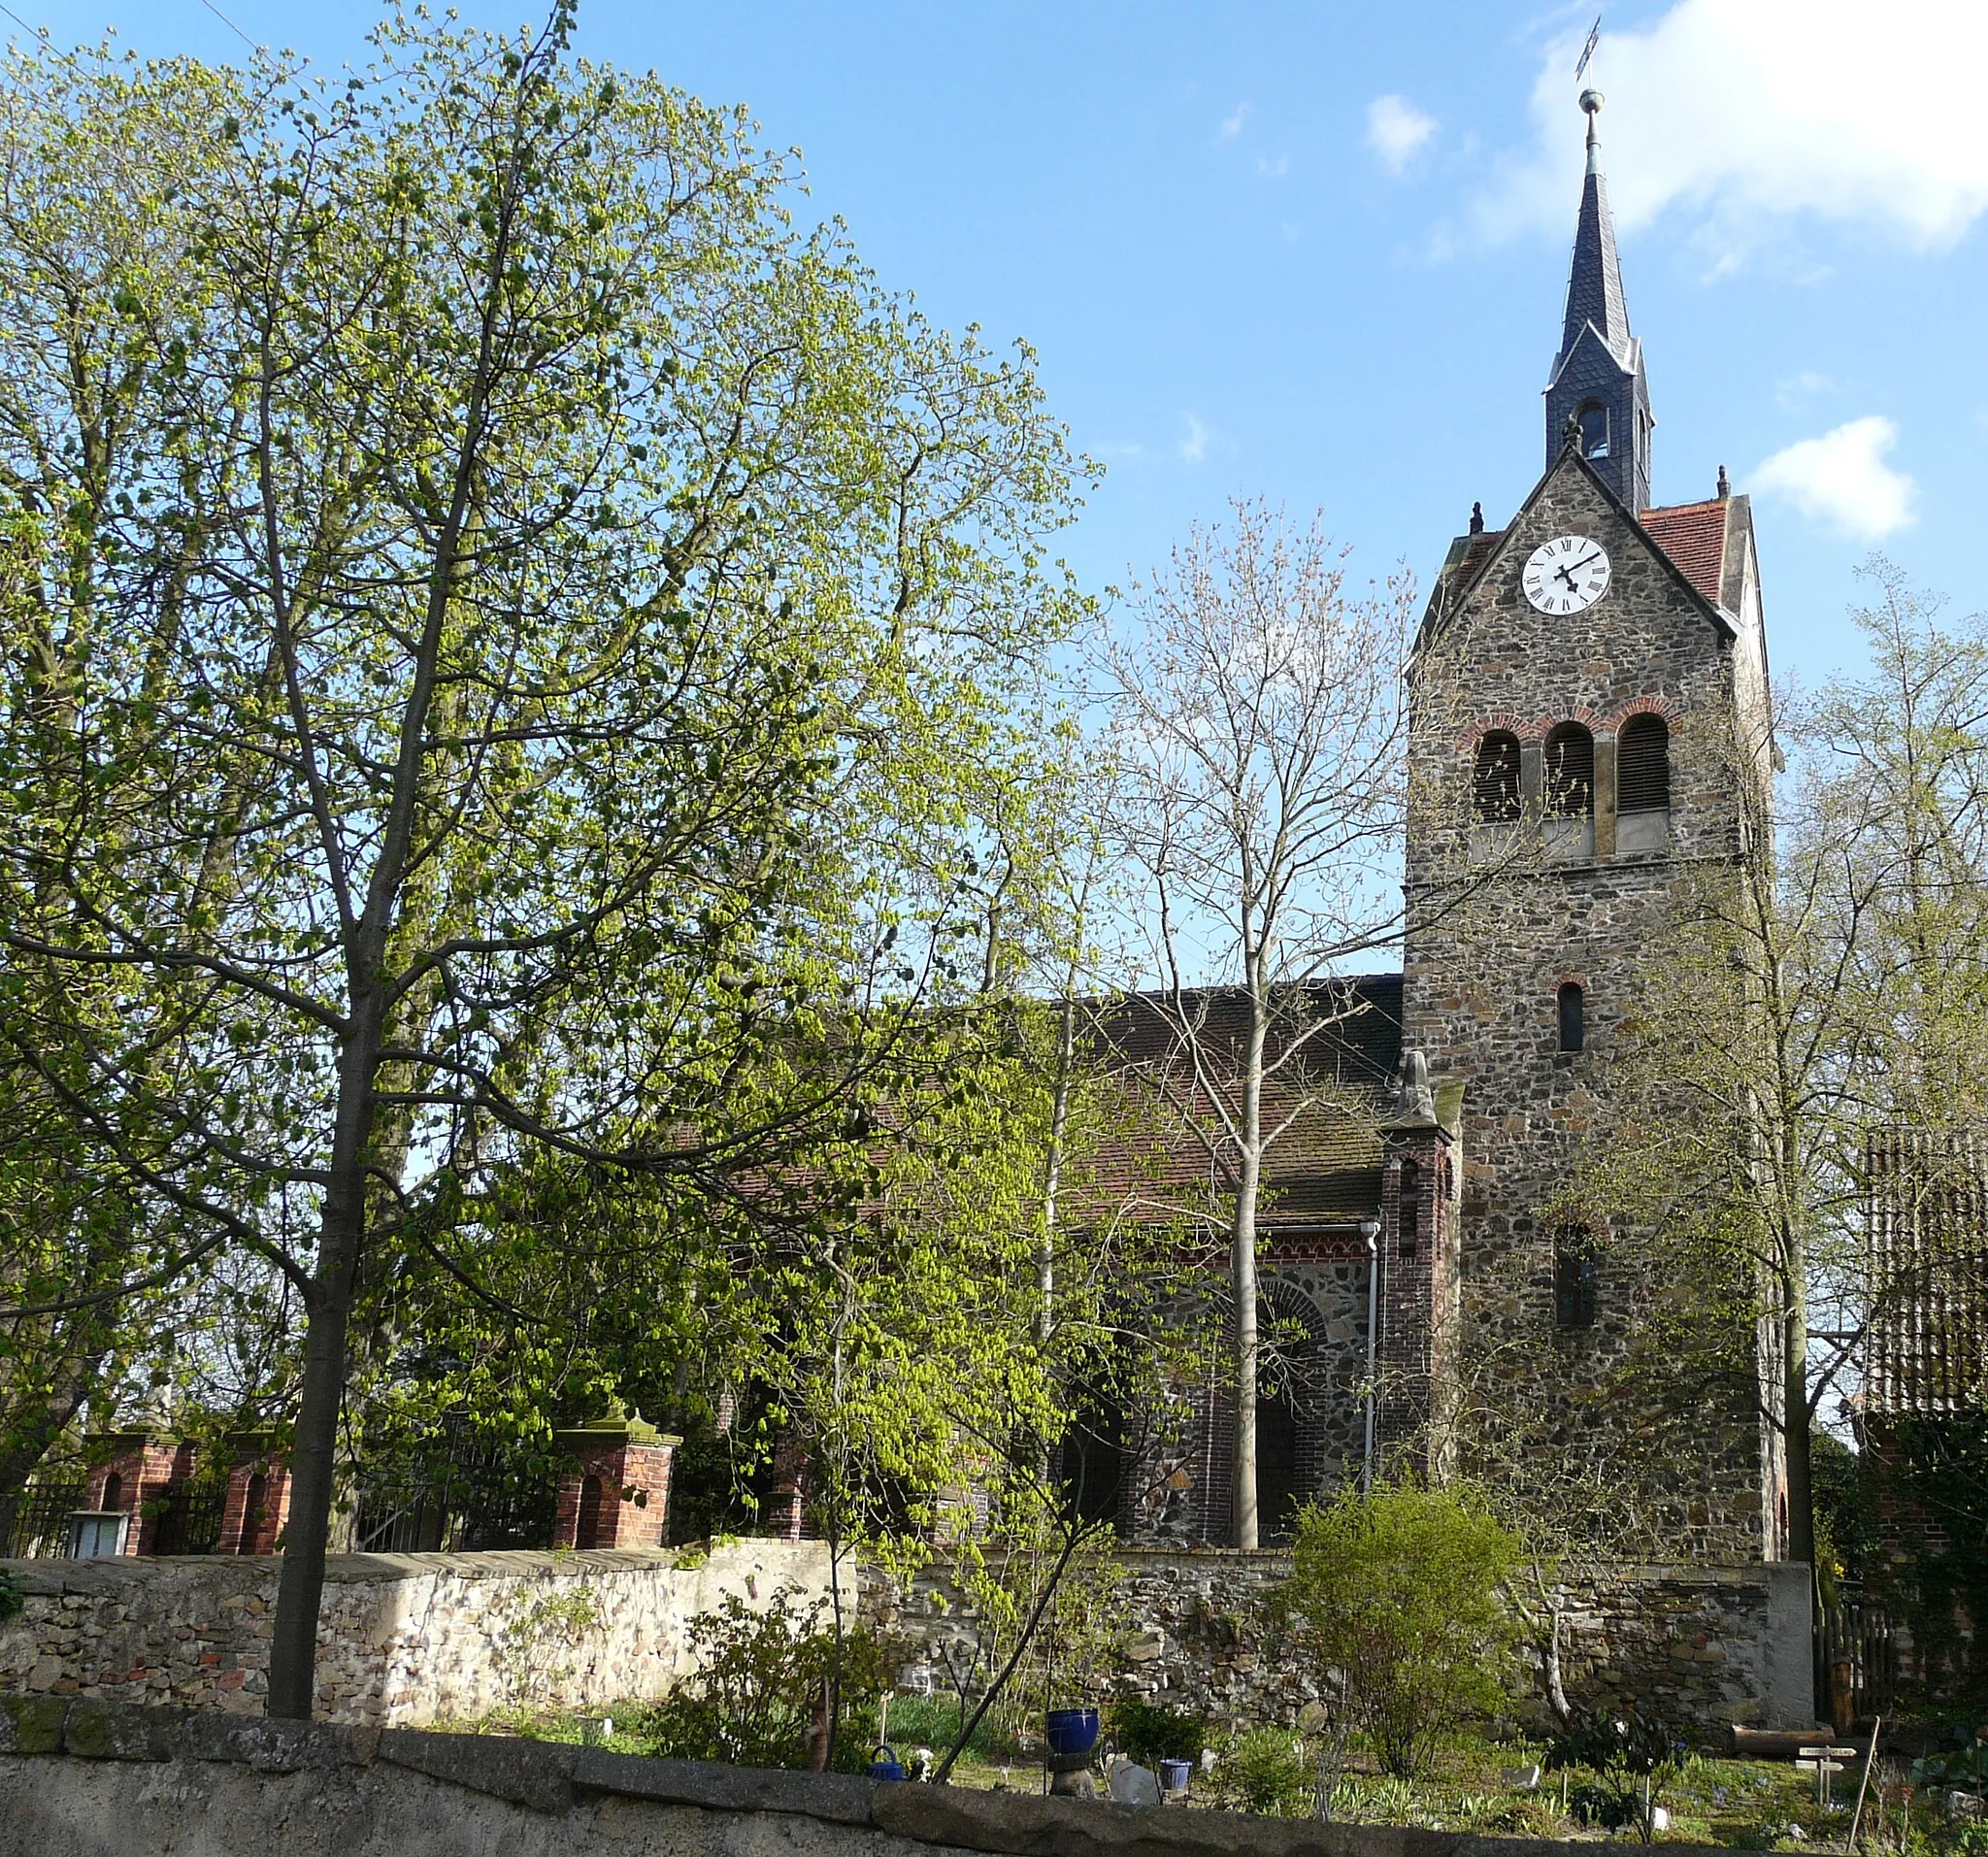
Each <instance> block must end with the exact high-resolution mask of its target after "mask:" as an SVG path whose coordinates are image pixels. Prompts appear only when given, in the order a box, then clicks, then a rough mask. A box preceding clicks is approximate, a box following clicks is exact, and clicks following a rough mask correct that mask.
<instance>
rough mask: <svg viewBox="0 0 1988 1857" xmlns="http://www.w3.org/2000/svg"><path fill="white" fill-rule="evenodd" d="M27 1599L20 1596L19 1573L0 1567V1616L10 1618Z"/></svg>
mask: <svg viewBox="0 0 1988 1857" xmlns="http://www.w3.org/2000/svg"><path fill="white" fill-rule="evenodd" d="M26 1604H27V1601H26V1600H25V1599H24V1598H22V1597H21V1591H20V1575H18V1574H17V1573H14V1572H13V1571H11V1570H10V1569H8V1568H5V1567H0V1618H12V1617H14V1616H15V1614H16V1613H17V1612H18V1611H19V1610H20V1609H21V1608H22V1607H23V1606H25V1605H26Z"/></svg>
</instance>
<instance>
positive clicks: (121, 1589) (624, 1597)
mask: <svg viewBox="0 0 1988 1857" xmlns="http://www.w3.org/2000/svg"><path fill="white" fill-rule="evenodd" d="M0 1565H4V1566H6V1567H7V1568H9V1569H10V1570H11V1571H12V1572H13V1573H15V1574H16V1575H17V1576H18V1577H19V1579H20V1583H21V1587H22V1590H23V1593H24V1595H25V1599H26V1606H25V1608H24V1609H23V1611H22V1612H21V1613H20V1615H19V1616H18V1617H17V1618H13V1619H10V1620H7V1621H6V1622H4V1623H0V1695H5V1694H7V1693H8V1692H17V1693H26V1694H29V1695H50V1696H86V1697H101V1698H105V1699H109V1700H113V1701H117V1700H126V1701H146V1702H153V1703H179V1704H186V1705H190V1706H192V1707H195V1708H218V1709H222V1710H225V1711H227V1712H229V1713H232V1714H240V1715H259V1714H260V1713H261V1712H262V1706H263V1698H264V1695H265V1693H266V1691H267V1687H268V1670H269V1641H270V1629H271V1625H272V1622H273V1616H274V1612H275V1609H276V1591H277V1580H278V1577H279V1575H280V1574H281V1571H282V1560H281V1558H279V1557H256V1558H250V1557H241V1558H237V1557H230V1556H221V1555H199V1556H188V1557H185V1558H182V1559H165V1560H127V1559H105V1560H75V1561H9V1562H4V1563H0ZM783 1588H785V1589H791V1590H793V1591H795V1592H797V1593H798V1594H799V1595H800V1597H801V1600H802V1602H803V1603H812V1601H813V1600H814V1599H815V1598H817V1597H820V1596H823V1595H825V1594H826V1592H827V1590H828V1550H827V1548H826V1547H825V1546H823V1545H822V1544H821V1543H819V1542H777V1541H764V1540H756V1539H755V1540H749V1541H741V1542H731V1543H721V1544H718V1545H714V1546H712V1548H711V1549H710V1550H709V1551H708V1552H707V1551H705V1550H701V1549H690V1548H681V1549H676V1550H665V1549H649V1550H626V1549H622V1550H601V1551H596V1552H580V1553H488V1554H335V1555H333V1556H332V1557H331V1559H330V1561H329V1562H328V1563H327V1570H326V1578H325V1587H324V1608H323V1612H322V1616H321V1619H320V1622H319V1625H318V1637H317V1644H318V1650H317V1708H316V1712H317V1715H318V1716H319V1718H320V1719H323V1720H328V1721H337V1722H365V1723H373V1724H379V1725H416V1724H420V1723H425V1722H433V1721H447V1720H466V1719H472V1718H475V1717H478V1716H480V1715H483V1714H486V1713H488V1712H489V1711H491V1710H493V1709H497V1708H508V1707H512V1706H514V1705H520V1704H539V1703H552V1704H565V1705H572V1706H576V1707H582V1708H583V1707H588V1706H591V1705H594V1704H612V1703H618V1702H626V1701H631V1700H640V1699H643V1698H648V1697H655V1696H660V1695H662V1694H664V1693H665V1692H667V1691H668V1690H669V1689H670V1687H671V1686H672V1685H673V1684H674V1683H675V1682H676V1681H677V1680H678V1678H679V1676H681V1675H685V1674H687V1673H688V1672H689V1670H690V1669H691V1668H693V1665H692V1662H691V1659H690V1656H689V1653H688V1651H687V1649H686V1647H685V1640H684V1628H685V1626H686V1625H687V1623H688V1621H689V1620H690V1619H692V1618H694V1617H696V1616H697V1615H698V1614H699V1613H700V1612H706V1611H711V1610H713V1609H715V1608H717V1607H719V1606H720V1605H722V1604H723V1602H724V1599H725V1597H726V1596H727V1595H728V1594H737V1595H739V1596H740V1597H741V1598H742V1599H744V1600H745V1601H746V1604H747V1605H749V1606H753V1607H755V1608H761V1607H764V1606H766V1605H768V1604H770V1603H771V1602H772V1600H773V1598H774V1595H775V1594H776V1593H777V1592H779V1591H780V1590H781V1589H783Z"/></svg>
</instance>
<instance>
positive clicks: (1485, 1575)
mask: <svg viewBox="0 0 1988 1857" xmlns="http://www.w3.org/2000/svg"><path fill="white" fill-rule="evenodd" d="M1520 1553H1521V1549H1520V1544H1519V1542H1518V1541H1517V1539H1516V1538H1515V1537H1514V1536H1512V1535H1511V1534H1510V1533H1509V1532H1508V1531H1507V1530H1506V1529H1505V1528H1503V1527H1501V1526H1500V1524H1499V1523H1498V1522H1496V1521H1495V1520H1493V1519H1492V1517H1491V1515H1490V1513H1489V1512H1488V1511H1487V1510H1486V1509H1484V1508H1483V1507H1482V1506H1481V1504H1480V1503H1479V1502H1478V1501H1477V1500H1476V1499H1475V1498H1474V1496H1473V1495H1471V1494H1470V1493H1469V1492H1468V1491H1467V1490H1465V1489H1462V1488H1460V1487H1452V1488H1448V1489H1429V1488H1424V1487H1421V1486H1419V1485H1412V1484H1400V1485H1394V1486H1382V1487H1379V1488H1376V1489H1375V1490H1373V1491H1372V1492H1370V1493H1367V1494H1362V1493H1360V1492H1359V1491H1356V1490H1345V1491H1342V1493H1341V1494H1340V1495H1339V1496H1337V1497H1336V1498H1334V1500H1333V1501H1332V1502H1331V1503H1329V1504H1327V1505H1325V1506H1324V1507H1322V1508H1318V1507H1314V1508H1311V1509H1307V1510H1305V1512H1304V1513H1303V1515H1302V1516H1301V1517H1300V1519H1299V1523H1298V1540H1297V1543H1296V1545H1295V1546H1294V1548H1293V1549H1292V1568H1291V1576H1290V1578H1289V1579H1288V1580H1287V1581H1286V1582H1285V1585H1284V1588H1283V1593H1284V1597H1285V1599H1286V1601H1287V1602H1288V1604H1289V1605H1290V1608H1291V1609H1292V1611H1293V1612H1294V1613H1296V1615H1297V1616H1298V1617H1299V1618H1300V1619H1302V1620H1303V1622H1304V1626H1305V1631H1306V1638H1307V1641H1308V1643H1309V1649H1310V1652H1311V1655H1312V1657H1313V1659H1314V1661H1315V1662H1316V1663H1317V1665H1318V1669H1319V1675H1320V1676H1321V1677H1322V1678H1323V1677H1326V1676H1327V1675H1328V1673H1337V1674H1338V1678H1339V1681H1340V1682H1341V1683H1342V1685H1343V1693H1344V1697H1345V1701H1346V1706H1347V1708H1348V1710H1349V1711H1350V1713H1351V1715H1352V1718H1353V1720H1354V1722H1355V1724H1356V1725H1357V1726H1358V1727H1360V1728H1361V1729H1363V1730H1364V1731H1365V1732H1366V1733H1367V1734H1368V1735H1370V1736H1371V1737H1372V1738H1373V1741H1374V1744H1375V1749H1376V1751H1377V1752H1378V1753H1379V1755H1380V1759H1381V1764H1382V1765H1383V1766H1384V1767H1385V1768H1386V1770H1387V1771H1388V1772H1389V1773H1391V1774H1399V1775H1400V1776H1401V1777H1402V1778H1404V1779H1408V1778H1412V1777H1413V1776H1414V1775H1415V1774H1419V1773H1422V1772H1424V1771H1425V1770H1426V1769H1427V1767H1428V1765H1429V1761H1430V1758H1431V1756H1432V1755H1433V1754H1434V1753H1435V1751H1436V1748H1437V1745H1438V1743H1439V1742H1440V1741H1441V1737H1442V1736H1443V1735H1444V1734H1445V1733H1447V1732H1448V1731H1449V1730H1451V1729H1452V1728H1454V1727H1455V1726H1456V1725H1457V1724H1458V1723H1460V1722H1463V1721H1465V1720H1468V1719H1469V1718H1470V1717H1472V1716H1473V1715H1483V1714H1489V1713H1491V1712H1493V1711H1494V1710H1496V1709H1497V1708H1498V1707H1499V1706H1500V1704H1501V1702H1502V1701H1503V1699H1504V1694H1505V1690H1504V1682H1503V1677H1504V1675H1505V1667H1506V1664H1507V1661H1508V1656H1509V1653H1510V1649H1511V1643H1512V1639H1513V1636H1514V1632H1515V1629H1516V1621H1515V1619H1514V1617H1513V1615H1512V1612H1511V1609H1510V1608H1509V1607H1508V1605H1507V1604H1506V1602H1505V1599H1504V1596H1503V1593H1502V1591H1501V1588H1502V1587H1503V1586H1504V1585H1505V1583H1506V1582H1507V1581H1508V1579H1509V1578H1510V1577H1511V1576H1512V1574H1513V1573H1514V1571H1515V1570H1516V1569H1517V1567H1518V1565H1519V1560H1520Z"/></svg>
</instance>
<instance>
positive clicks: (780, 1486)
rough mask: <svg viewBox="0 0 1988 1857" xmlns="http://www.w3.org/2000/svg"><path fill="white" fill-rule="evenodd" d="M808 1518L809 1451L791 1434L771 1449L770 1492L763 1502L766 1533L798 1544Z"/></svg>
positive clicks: (776, 1539)
mask: <svg viewBox="0 0 1988 1857" xmlns="http://www.w3.org/2000/svg"><path fill="white" fill-rule="evenodd" d="M807 1517H808V1452H807V1450H806V1448H805V1447H804V1446H803V1445H802V1443H801V1441H800V1440H799V1439H797V1438H795V1437H794V1436H793V1435H792V1434H791V1433H789V1434H788V1435H787V1436H786V1437H784V1438H782V1439H781V1440H780V1442H779V1444H777V1445H776V1446H775V1447H774V1454H773V1493H772V1495H770V1496H769V1497H768V1498H767V1502H766V1532H767V1533H768V1534H769V1535H771V1536H772V1537H773V1538H774V1540H775V1541H781V1542H797V1541H799V1540H800V1539H801V1529H802V1525H803V1523H804V1522H805V1521H806V1520H807Z"/></svg>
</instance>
